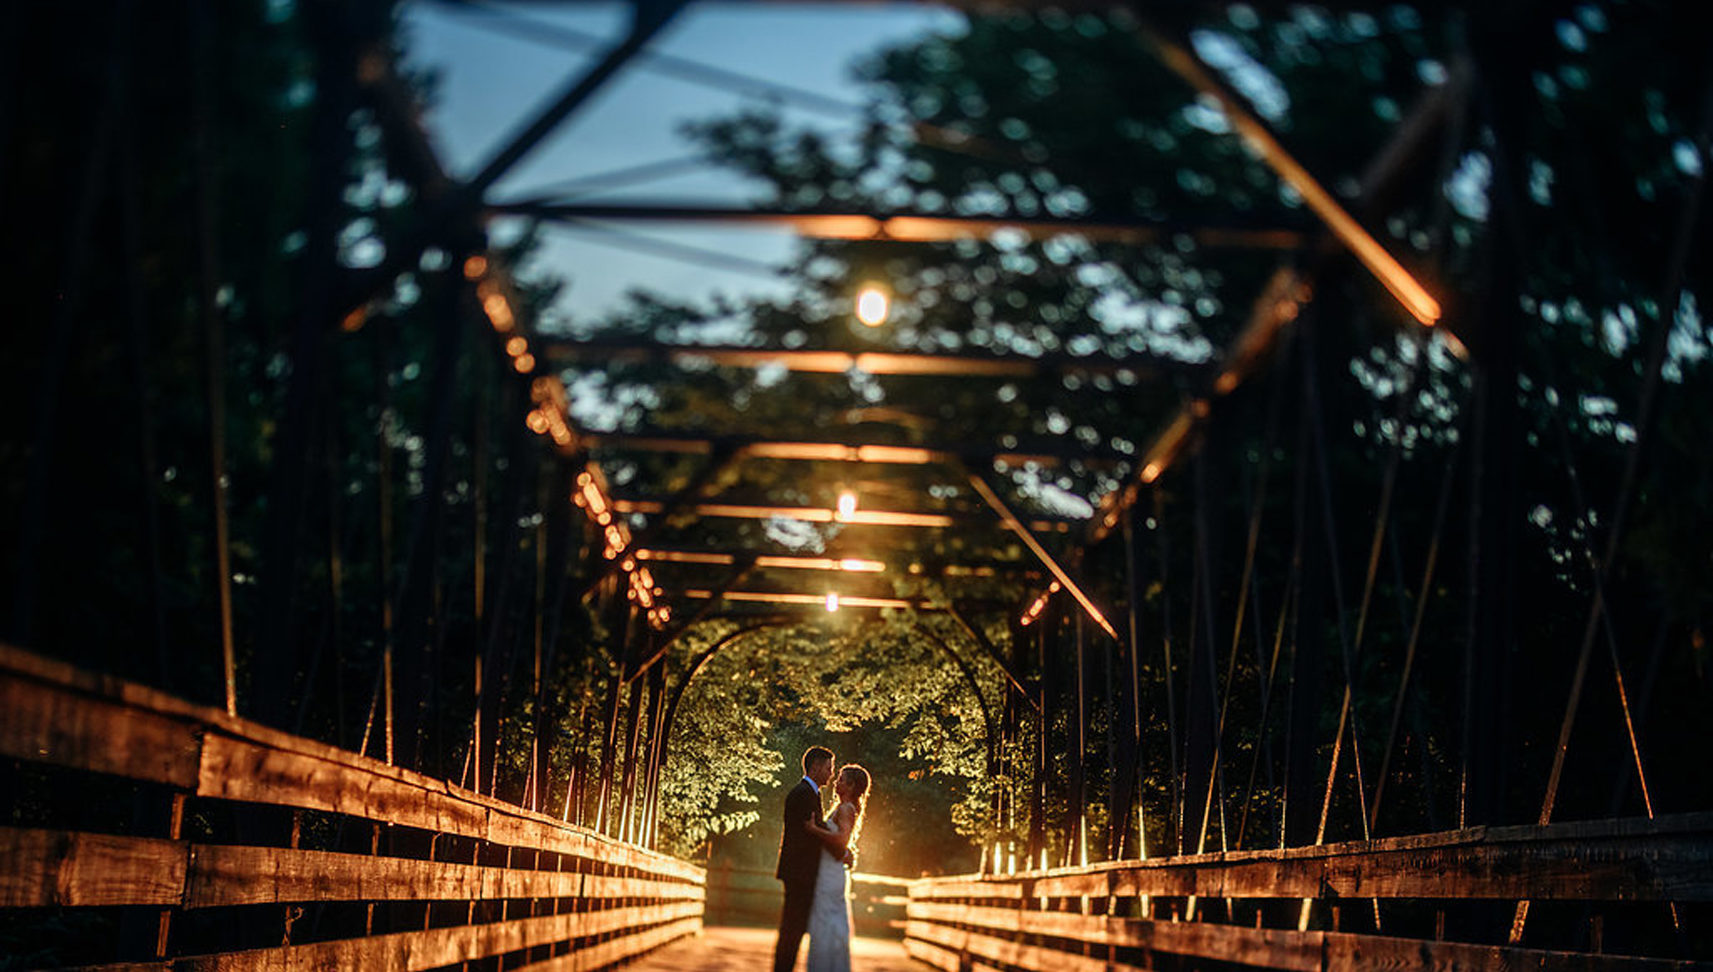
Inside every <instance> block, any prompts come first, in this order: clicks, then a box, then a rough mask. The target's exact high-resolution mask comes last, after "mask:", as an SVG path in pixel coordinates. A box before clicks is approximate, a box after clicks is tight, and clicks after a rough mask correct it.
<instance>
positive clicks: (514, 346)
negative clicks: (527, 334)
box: [506, 334, 529, 358]
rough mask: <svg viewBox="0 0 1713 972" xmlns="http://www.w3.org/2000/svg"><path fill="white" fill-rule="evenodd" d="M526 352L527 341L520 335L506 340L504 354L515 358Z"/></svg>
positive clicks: (527, 348)
mask: <svg viewBox="0 0 1713 972" xmlns="http://www.w3.org/2000/svg"><path fill="white" fill-rule="evenodd" d="M528 350H529V341H528V340H526V339H525V338H524V336H523V335H522V334H513V335H512V336H511V337H509V338H506V353H507V354H509V355H511V356H512V357H514V358H515V357H517V356H518V355H520V354H522V353H524V352H525V351H528Z"/></svg>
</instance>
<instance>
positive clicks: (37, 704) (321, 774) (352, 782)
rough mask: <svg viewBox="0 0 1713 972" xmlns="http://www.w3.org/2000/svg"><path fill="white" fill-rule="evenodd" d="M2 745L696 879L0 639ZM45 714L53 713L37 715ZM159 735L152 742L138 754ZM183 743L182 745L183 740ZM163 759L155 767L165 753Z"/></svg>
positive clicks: (16, 754)
mask: <svg viewBox="0 0 1713 972" xmlns="http://www.w3.org/2000/svg"><path fill="white" fill-rule="evenodd" d="M14 700H16V701H20V702H21V703H22V704H21V705H18V706H13V705H10V704H7V705H0V753H3V754H4V755H6V756H8V757H10V758H15V759H19V760H24V761H27V762H34V763H45V764H50V765H55V766H62V767H65V768H68V769H76V770H85V771H94V772H102V773H110V774H116V775H120V776H124V777H127V778H131V779H140V780H148V781H154V782H162V783H167V784H168V785H171V786H174V787H176V788H181V789H183V790H185V791H187V792H188V793H189V794H191V795H194V796H200V797H214V798H219V799H224V800H235V801H241V802H247V803H261V804H268V805H272V806H283V807H293V808H298V809H306V810H322V811H327V812H331V813H342V814H347V815H350V816H355V817H361V818H364V819H368V820H374V821H378V822H385V823H390V824H396V825H402V826H407V827H417V828H420V829H423V830H430V831H435V832H437V833H445V834H452V835H455V836H459V837H470V838H474V839H477V840H486V841H491V842H493V843H496V844H503V845H507V846H514V847H528V848H532V849H537V850H543V851H551V852H554V853H560V854H567V855H571V856H575V857H583V858H588V859H591V860H599V861H603V862H605V863H611V864H621V865H623V866H626V867H633V868H636V869H637V870H638V871H640V872H643V873H645V874H650V875H655V876H658V877H661V878H665V879H672V880H680V881H689V882H692V883H697V882H700V881H701V880H702V871H701V869H700V868H697V867H694V866H692V865H690V864H688V863H685V862H683V861H680V860H677V859H676V858H672V857H668V856H666V855H663V854H654V853H650V852H647V851H642V850H640V849H638V848H634V847H630V846H629V845H625V844H621V843H617V842H614V841H612V840H610V839H608V838H606V837H603V836H601V835H599V834H595V833H592V832H590V831H588V830H585V829H583V828H580V827H574V826H571V825H569V824H565V823H563V822H561V821H559V820H557V819H556V818H553V817H550V816H547V815H546V814H540V813H535V812H533V811H529V810H524V809H522V808H520V807H517V806H514V805H512V804H509V803H505V802H504V801H501V800H496V799H493V798H492V797H488V796H484V795H482V794H479V793H475V792H472V791H469V790H465V789H463V788H461V787H458V786H455V785H453V784H451V783H448V782H447V781H445V780H440V779H436V778H434V777H430V776H426V775H424V774H421V773H417V772H414V771H412V770H407V769H403V768H400V767H397V766H390V765H388V764H386V763H385V762H382V761H381V760H378V759H371V758H369V757H366V756H362V755H358V754H356V753H353V752H350V751H348V750H343V749H339V748H337V747H334V746H329V745H326V744H324V743H319V742H316V741H314V740H310V739H304V738H302V737H298V736H293V735H290V734H288V733H284V732H281V731H279V730H276V729H271V728H268V727H266V726H263V725H260V724H258V723H254V722H251V721H249V720H245V719H240V718H235V717H232V716H228V715H226V713H225V712H224V711H223V710H220V709H214V708H208V707H204V706H198V705H193V704H191V703H188V702H185V701H183V700H180V699H177V698H174V697H172V696H168V695H166V694H164V693H161V692H157V691H155V690H153V689H149V688H146V687H144V686H140V685H136V684H133V683H130V682H125V681H121V680H119V679H115V678H111V677H107V676H99V675H93V674H90V673H87V672H82V671H79V670H77V669H74V668H72V667H71V666H68V665H65V664H63V663H59V662H54V661H51V660H48V659H44V658H41V657H39V656H36V655H33V654H31V653H29V652H25V651H22V650H20V649H17V648H13V647H10V646H6V645H0V701H6V702H8V703H9V702H11V701H14ZM44 720H51V724H48V725H45V724H44ZM155 740H159V741H160V745H161V750H160V751H159V752H155V753H147V754H139V750H140V748H141V747H142V746H144V745H151V746H152V745H154V741H155ZM187 747H188V748H187ZM163 760H164V763H165V767H166V768H165V769H164V770H163V769H159V768H157V762H156V761H163Z"/></svg>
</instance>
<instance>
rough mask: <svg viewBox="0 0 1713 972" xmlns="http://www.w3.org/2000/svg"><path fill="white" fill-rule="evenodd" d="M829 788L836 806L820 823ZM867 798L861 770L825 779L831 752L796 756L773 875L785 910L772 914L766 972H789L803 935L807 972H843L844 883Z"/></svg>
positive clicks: (847, 921) (847, 915)
mask: <svg viewBox="0 0 1713 972" xmlns="http://www.w3.org/2000/svg"><path fill="white" fill-rule="evenodd" d="M828 783H831V784H832V788H833V793H834V794H835V795H836V796H837V799H838V805H837V806H836V807H835V808H834V809H833V812H832V815H831V816H827V817H823V816H822V812H821V806H822V800H823V796H822V791H823V790H824V789H825V788H826V787H827V784H828ZM867 795H868V771H867V770H865V769H863V768H862V767H861V766H857V765H856V764H854V763H851V764H847V765H846V766H845V767H844V768H843V769H841V770H839V772H838V773H837V776H836V778H835V774H834V773H833V751H832V750H830V749H827V748H825V747H823V746H812V747H810V748H809V750H808V751H807V752H805V753H804V754H803V780H802V782H800V783H798V784H797V785H796V786H795V787H792V789H791V792H790V793H789V794H788V795H787V796H786V797H785V833H784V835H783V836H782V837H781V838H780V840H779V870H778V872H777V873H776V874H775V876H776V877H778V878H779V880H780V881H781V882H783V883H784V884H785V907H784V909H783V910H781V912H780V915H779V944H778V945H777V946H776V947H775V948H774V951H773V969H774V972H791V968H792V966H794V965H796V964H797V948H798V946H800V945H801V944H802V943H803V933H804V932H808V934H809V972H850V967H851V904H850V878H849V876H847V874H846V872H845V868H846V867H849V866H851V865H853V864H854V863H855V861H856V853H855V848H856V834H857V831H858V829H860V827H859V825H860V824H861V822H862V808H863V800H864V798H865V797H866V796H867Z"/></svg>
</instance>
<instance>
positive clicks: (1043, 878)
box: [905, 813, 1713, 972]
mask: <svg viewBox="0 0 1713 972" xmlns="http://www.w3.org/2000/svg"><path fill="white" fill-rule="evenodd" d="M1305 899H1306V900H1308V901H1309V902H1310V905H1309V907H1310V908H1311V912H1310V915H1311V918H1312V921H1311V922H1308V923H1307V924H1312V925H1313V926H1315V927H1313V928H1310V929H1308V930H1301V931H1299V930H1298V929H1299V927H1301V925H1302V924H1305V923H1304V922H1302V920H1301V919H1302V915H1303V907H1304V906H1303V902H1304V900H1305ZM1522 899H1529V900H1532V901H1533V902H1534V907H1535V913H1536V914H1539V913H1541V912H1542V911H1543V909H1550V908H1554V907H1556V908H1558V909H1559V911H1560V914H1559V916H1558V920H1557V921H1551V922H1546V923H1540V922H1537V923H1535V924H1533V925H1531V938H1530V941H1528V942H1526V943H1524V944H1525V945H1526V946H1527V947H1514V946H1510V945H1507V944H1504V942H1505V929H1506V928H1508V927H1509V924H1510V915H1511V910H1510V908H1511V906H1512V905H1514V904H1515V903H1516V902H1517V901H1518V900H1522ZM1709 902H1713V814H1709V813H1697V814H1688V815H1683V816H1676V817H1661V818H1658V819H1656V820H1645V819H1643V820H1611V821H1597V822H1589V823H1565V824H1554V825H1551V826H1546V827H1478V828H1472V829H1467V830H1458V831H1451V832H1447V833H1438V834H1425V835H1420V836H1414V837H1400V838H1391V839H1384V840H1375V841H1369V842H1358V843H1350V844H1333V845H1325V846H1321V847H1300V848H1290V849H1284V850H1269V851H1241V852H1230V853H1223V854H1204V855H1196V856H1193V857H1177V858H1162V859H1158V860H1149V861H1120V862H1114V863H1109V864H1100V865H1092V866H1089V867H1075V868H1061V869H1053V870H1046V871H1036V872H1031V873H1025V874H1017V875H1009V876H983V875H969V876H958V877H940V878H927V879H923V880H920V881H917V882H915V883H913V884H912V885H911V888H910V904H909V908H908V915H909V921H908V924H907V926H906V932H905V934H906V939H905V947H906V949H908V950H909V952H910V954H911V955H912V956H914V957H916V958H918V959H920V960H922V961H924V962H927V963H928V964H930V965H932V966H934V967H936V968H940V969H945V970H948V972H958V970H982V969H990V970H1019V969H1021V970H1048V969H1051V970H1069V972H1129V970H1132V969H1135V970H1140V969H1144V968H1154V967H1156V963H1157V961H1158V959H1160V958H1162V957H1165V958H1169V959H1190V960H1197V959H1200V960H1217V961H1219V962H1226V963H1232V964H1236V965H1243V966H1249V967H1261V968H1270V969H1294V970H1304V972H1324V970H1332V969H1382V968H1384V969H1415V968H1420V969H1460V970H1462V969H1584V970H1594V969H1612V970H1617V969H1625V970H1638V972H1639V970H1664V969H1680V968H1707V966H1706V965H1705V964H1702V963H1694V962H1687V961H1681V960H1679V957H1678V956H1677V955H1676V954H1675V953H1677V952H1678V949H1679V947H1680V946H1677V945H1673V946H1671V949H1670V951H1671V953H1673V954H1672V957H1650V956H1645V955H1626V954H1611V953H1609V952H1607V951H1605V950H1604V945H1603V941H1602V940H1603V938H1616V937H1620V936H1618V935H1613V934H1605V933H1608V932H1618V931H1620V929H1619V927H1618V926H1619V925H1620V923H1622V924H1623V925H1624V926H1626V927H1625V929H1624V930H1633V929H1634V927H1635V926H1637V925H1639V924H1648V925H1650V926H1652V927H1653V928H1655V929H1656V931H1663V932H1665V933H1671V932H1672V925H1673V923H1674V922H1676V923H1678V925H1679V926H1680V927H1681V928H1686V929H1688V928H1693V927H1694V924H1695V923H1698V922H1704V921H1706V920H1707V918H1708V917H1709V915H1710V914H1713V912H1710V911H1709V909H1708V908H1707V905H1708V903H1709ZM1608 912H1609V913H1610V914H1611V919H1612V920H1611V921H1606V920H1605V918H1606V915H1607V913H1608ZM1448 914H1449V915H1450V918H1449V919H1448ZM1376 915H1378V916H1379V919H1378V925H1379V928H1378V930H1377V929H1376V923H1377V922H1376ZM1192 917H1193V920H1192ZM1340 929H1342V930H1340ZM1692 934H1693V933H1692ZM1448 936H1449V938H1448ZM1672 937H1673V936H1672V935H1670V934H1658V935H1655V936H1654V938H1656V939H1659V938H1666V939H1670V938H1672ZM1675 937H1676V939H1677V940H1679V941H1681V940H1682V934H1681V933H1679V934H1677V935H1676V936H1675ZM1555 939H1557V940H1555ZM1614 944H1617V943H1614ZM1660 951H1661V952H1662V953H1663V952H1664V951H1665V950H1664V949H1661V950H1660ZM1703 957H1704V956H1703ZM1188 967H1196V966H1195V963H1194V961H1192V962H1191V964H1190V965H1189V966H1188Z"/></svg>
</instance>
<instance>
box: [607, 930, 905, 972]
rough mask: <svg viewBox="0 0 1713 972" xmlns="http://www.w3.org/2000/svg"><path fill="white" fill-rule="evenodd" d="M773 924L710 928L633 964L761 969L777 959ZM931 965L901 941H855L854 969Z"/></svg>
mask: <svg viewBox="0 0 1713 972" xmlns="http://www.w3.org/2000/svg"><path fill="white" fill-rule="evenodd" d="M773 939H774V933H773V930H772V929H770V928H709V929H707V930H705V931H704V932H703V933H702V934H701V935H697V936H695V937H692V938H687V939H685V940H683V941H681V942H677V943H675V944H672V945H668V946H666V947H665V948H663V949H660V950H659V951H657V952H653V953H651V954H649V955H648V956H647V957H645V958H644V959H642V961H640V962H638V963H636V964H635V965H632V966H629V968H630V969H631V972H757V970H760V969H766V968H768V967H769V966H770V964H771V963H772V961H773ZM808 952H809V940H808V939H806V938H805V939H804V940H803V950H802V951H801V952H799V953H798V957H797V968H799V969H801V968H803V963H804V961H805V960H806V959H807V956H808ZM927 968H929V966H926V965H923V964H921V963H919V962H917V961H915V960H914V959H912V958H910V956H908V955H906V954H904V945H903V943H901V942H893V941H885V940H882V939H878V938H857V939H853V940H852V942H851V972H922V970H924V969H927Z"/></svg>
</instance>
